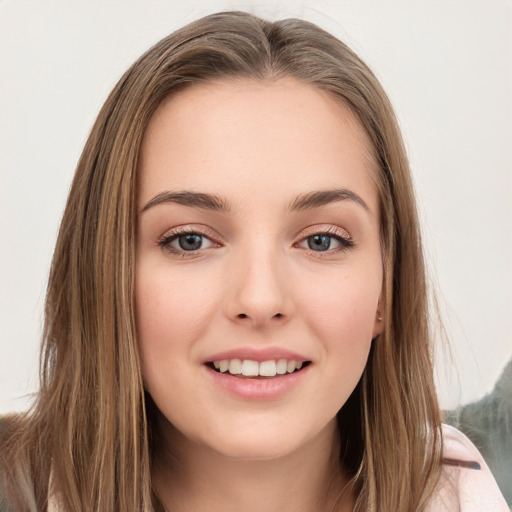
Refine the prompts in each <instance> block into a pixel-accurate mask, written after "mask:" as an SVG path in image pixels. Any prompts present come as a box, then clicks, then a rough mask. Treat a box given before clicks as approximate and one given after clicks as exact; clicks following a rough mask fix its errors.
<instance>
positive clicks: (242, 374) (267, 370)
mask: <svg viewBox="0 0 512 512" xmlns="http://www.w3.org/2000/svg"><path fill="white" fill-rule="evenodd" d="M205 364H206V366H207V367H208V368H210V369H211V370H213V371H215V372H217V373H224V374H226V375H232V376H234V377H238V378H240V379H262V380H266V379H274V378H278V377H283V376H285V375H290V374H292V373H298V372H300V371H301V370H303V369H304V368H307V367H308V366H309V365H310V364H311V361H296V360H294V359H276V360H273V359H271V360H268V361H261V362H259V361H254V360H252V359H222V360H219V361H209V362H207V363H205Z"/></svg>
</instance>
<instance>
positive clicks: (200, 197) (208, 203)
mask: <svg viewBox="0 0 512 512" xmlns="http://www.w3.org/2000/svg"><path fill="white" fill-rule="evenodd" d="M162 203H176V204H182V205H184V206H192V207H195V208H201V209H203V210H212V211H217V212H224V213H225V212H228V211H229V210H230V209H231V208H230V206H229V204H228V203H227V201H225V200H224V199H221V198H220V197H217V196H214V195H211V194H204V193H202V192H168V191H165V192H161V193H160V194H158V195H156V196H155V197H153V199H151V200H150V201H149V202H148V203H147V204H146V206H144V208H142V210H141V213H142V212H145V211H146V210H149V209H150V208H153V206H156V205H158V204H162Z"/></svg>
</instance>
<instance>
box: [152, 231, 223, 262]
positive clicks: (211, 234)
mask: <svg viewBox="0 0 512 512" xmlns="http://www.w3.org/2000/svg"><path fill="white" fill-rule="evenodd" d="M192 233H195V234H197V235H201V236H203V237H205V238H207V239H208V240H210V241H211V242H212V243H213V244H214V245H217V246H221V245H222V243H221V242H220V240H219V238H220V237H219V236H218V235H217V233H216V232H215V231H213V230H212V229H211V228H209V227H207V226H204V225H201V224H184V225H181V226H174V227H173V228H170V229H168V230H167V231H165V232H164V233H163V234H162V235H161V236H159V237H158V239H157V241H156V245H158V246H160V247H161V248H165V247H167V246H168V243H169V242H170V241H172V240H174V239H176V238H178V237H179V236H181V235H187V234H192ZM208 249H210V247H206V248H201V249H198V250H197V251H182V250H179V249H173V250H169V249H168V251H169V252H174V253H175V254H178V253H179V254H182V255H187V254H188V255H194V254H197V253H199V252H201V251H205V250H208Z"/></svg>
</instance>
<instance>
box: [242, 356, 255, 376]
mask: <svg viewBox="0 0 512 512" xmlns="http://www.w3.org/2000/svg"><path fill="white" fill-rule="evenodd" d="M258 370H259V364H258V363H257V361H251V360H250V359H244V362H243V363H242V375H245V376H246V377H257V376H258V374H259V372H258Z"/></svg>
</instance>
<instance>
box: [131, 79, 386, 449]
mask: <svg viewBox="0 0 512 512" xmlns="http://www.w3.org/2000/svg"><path fill="white" fill-rule="evenodd" d="M371 154H372V153H371V150H370V145H369V142H368V141H367V138H366V136H365V134H364V132H363V130H362V128H361V127H360V125H359V124H358V122H357V121H356V120H355V118H354V117H353V115H352V114H351V113H350V111H349V110H348V108H347V107H345V106H344V105H342V104H340V102H338V101H336V100H335V99H334V98H332V97H331V96H330V95H328V94H327V93H324V92H322V91H320V90H318V89H316V88H313V87H311V86H308V85H305V84H301V83H298V82H295V81H293V80H291V79H290V80H281V81H277V82H274V83H272V84H266V83H254V82H249V81H247V82H243V81H240V82H218V83H217V82H216V83H210V84H206V85H203V84H201V85H194V86H191V87H190V88H188V89H185V90H183V91H181V92H179V93H177V94H174V95H172V96H171V97H169V98H168V99H167V100H166V101H165V102H164V103H163V104H162V105H161V106H160V107H159V109H158V110H157V112H156V113H155V114H154V116H153V118H152V119H151V122H150V123H149V126H148V128H147V131H146V134H145V138H144V141H143V146H142V155H141V162H140V191H139V212H140V214H139V225H138V242H137V258H136V309H137V328H138V338H139V347H140V354H141V360H142V367H143V376H144V382H145V387H146V389H147V391H148V392H149V393H150V394H151V396H152V398H153V400H154V401H155V403H156V405H157V407H158V408H159V410H160V412H161V413H162V415H163V416H164V417H165V418H166V419H167V420H168V422H169V423H170V424H171V425H172V426H173V428H172V429H173V430H174V431H175V434H173V435H175V436H180V437H181V439H186V440H187V442H189V443H190V444H192V445H195V446H201V447H203V448H207V449H209V450H214V451H215V452H217V453H219V454H224V455H226V456H230V457H240V458H245V459H251V458H259V459H269V458H272V457H279V456H282V455H285V454H287V453H291V452H293V451H294V450H298V449H299V448H300V447H302V446H304V445H306V444H308V443H314V442H315V440H316V439H320V438H321V437H322V436H323V435H324V434H325V433H326V432H328V431H330V432H332V431H333V429H334V425H335V421H336V420H335V417H336V413H337V412H338V410H339V409H340V408H341V407H342V406H343V404H344V403H345V401H346V400H347V398H348V396H349V395H350V394H351V392H352V391H353V390H354V388H355V386H356V384H357V382H358V380H359V378H360V377H361V374H362V372H363V369H364V367H365V364H366V361H367V358H368V352H369V349H370V346H371V343H372V341H371V340H372V338H374V337H375V336H376V334H378V333H379V332H380V330H381V328H382V325H381V323H382V322H380V321H379V320H378V318H377V317H378V316H379V314H378V309H379V300H380V296H381V287H382V280H383V276H382V272H383V271H382V262H381V249H380V241H379V223H380V221H379V200H378V194H377V189H376V186H375V184H374V181H373V180H372V172H373V161H372V156H371ZM172 439H173V437H172V436H171V440H172ZM171 442H172V441H171Z"/></svg>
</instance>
